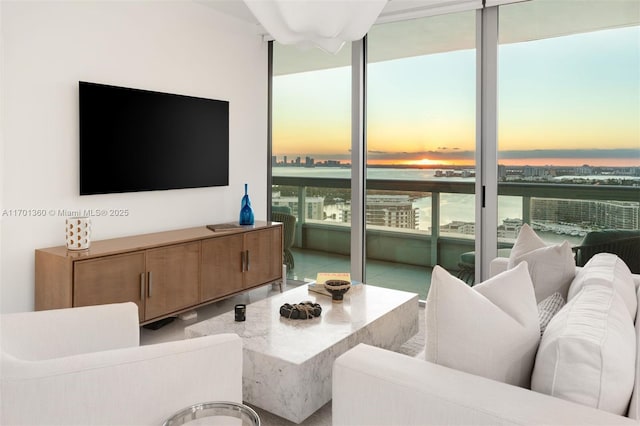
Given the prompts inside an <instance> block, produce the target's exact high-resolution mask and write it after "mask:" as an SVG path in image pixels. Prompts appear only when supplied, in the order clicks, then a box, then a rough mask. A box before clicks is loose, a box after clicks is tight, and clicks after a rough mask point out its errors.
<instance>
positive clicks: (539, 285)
mask: <svg viewBox="0 0 640 426" xmlns="http://www.w3.org/2000/svg"><path fill="white" fill-rule="evenodd" d="M523 261H526V262H527V264H528V265H529V273H530V274H531V281H532V282H533V288H534V290H535V294H536V301H538V302H540V301H542V300H544V299H546V298H547V297H549V296H551V295H552V294H553V293H555V292H556V291H557V292H560V294H561V295H562V297H563V298H565V299H566V297H567V293H568V291H569V285H570V284H571V281H572V280H573V278H574V277H575V274H576V264H575V261H574V260H573V253H572V252H571V246H570V245H569V243H568V242H567V241H564V242H563V243H562V244H557V245H552V246H547V245H546V244H545V242H544V241H542V239H540V237H538V235H536V233H535V231H534V230H533V229H531V227H530V226H529V225H527V224H526V223H525V224H524V225H522V228H521V229H520V233H519V234H518V238H517V239H516V242H515V244H514V245H513V248H512V249H511V254H510V255H509V264H508V266H507V267H508V268H509V269H510V268H513V267H514V266H516V265H518V264H519V263H520V262H523Z"/></svg>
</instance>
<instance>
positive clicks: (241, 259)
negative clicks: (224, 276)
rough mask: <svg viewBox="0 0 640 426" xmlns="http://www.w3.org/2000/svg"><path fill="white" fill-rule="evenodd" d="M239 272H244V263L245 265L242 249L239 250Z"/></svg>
mask: <svg viewBox="0 0 640 426" xmlns="http://www.w3.org/2000/svg"><path fill="white" fill-rule="evenodd" d="M240 263H241V265H240V272H244V265H245V260H244V251H241V252H240Z"/></svg>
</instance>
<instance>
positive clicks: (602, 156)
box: [272, 0, 640, 297]
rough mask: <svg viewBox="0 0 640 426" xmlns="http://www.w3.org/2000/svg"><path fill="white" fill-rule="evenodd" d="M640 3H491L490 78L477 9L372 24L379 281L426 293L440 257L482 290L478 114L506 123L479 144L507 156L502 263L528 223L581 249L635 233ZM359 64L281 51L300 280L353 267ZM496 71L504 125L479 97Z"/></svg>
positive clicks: (281, 171)
mask: <svg viewBox="0 0 640 426" xmlns="http://www.w3.org/2000/svg"><path fill="white" fill-rule="evenodd" d="M639 8H640V5H639V3H638V2H637V0H620V1H616V2H609V1H606V0H602V1H600V0H593V1H589V2H584V1H557V0H556V1H554V0H531V1H527V2H522V3H517V4H510V5H504V6H500V7H499V9H495V8H488V9H486V10H485V11H484V12H482V16H483V17H485V16H490V15H491V14H493V16H494V17H495V16H496V14H495V13H494V12H496V11H499V14H498V15H497V16H498V17H499V19H498V20H497V22H495V27H496V28H499V31H498V34H499V46H497V43H493V47H494V48H497V51H498V55H497V57H498V59H497V61H496V63H495V66H494V67H493V68H492V67H491V66H486V62H485V63H484V64H485V65H483V66H486V68H483V72H482V73H480V72H479V70H478V69H477V68H476V63H477V62H476V50H475V45H476V37H475V34H476V23H477V22H478V20H477V19H476V12H474V11H469V12H459V13H453V14H447V15H441V16H435V17H427V18H419V19H413V20H411V21H403V22H395V23H388V24H380V25H376V26H374V27H373V28H372V29H371V31H370V33H369V35H368V36H367V43H366V45H367V47H368V50H367V55H368V63H367V69H366V76H367V77H366V79H367V105H366V119H365V123H366V133H367V139H366V145H367V164H366V167H367V182H366V188H367V193H366V201H365V205H366V211H365V218H366V233H365V235H366V250H365V252H366V255H367V257H366V280H367V282H369V283H372V284H377V285H387V286H392V287H400V288H405V289H407V290H411V291H417V292H419V293H420V294H421V297H424V296H425V295H426V288H427V287H426V284H428V282H429V276H428V275H429V272H430V268H431V266H432V265H433V264H434V263H438V264H441V265H443V266H445V267H446V268H447V269H449V270H450V271H452V272H454V273H459V272H460V270H462V272H466V274H467V275H464V274H463V275H462V276H463V277H464V278H466V279H468V280H469V281H472V280H474V276H473V273H474V262H475V259H474V253H473V252H474V248H475V247H474V236H475V235H478V228H479V226H478V225H479V222H480V220H479V218H476V217H475V215H476V212H477V211H478V210H477V209H476V208H474V204H478V200H477V199H478V197H476V195H475V188H476V187H477V186H476V185H477V184H474V181H476V180H478V181H479V179H476V178H474V173H475V174H476V176H482V177H483V179H486V176H487V174H486V173H480V171H479V170H476V169H475V168H476V167H480V165H476V164H475V163H474V156H475V158H478V157H477V154H475V153H474V149H475V146H476V143H477V141H476V134H475V130H474V124H475V117H476V115H478V116H482V118H481V121H482V122H483V123H485V124H487V123H492V122H497V123H498V128H497V133H498V145H497V149H496V148H494V147H495V136H493V137H489V138H487V140H483V141H482V143H483V146H491V147H492V148H491V150H492V151H491V152H489V153H488V154H489V156H490V155H492V154H493V155H494V156H495V155H496V154H497V157H498V165H497V170H496V171H495V172H496V176H495V179H497V181H498V182H499V183H498V184H496V181H495V180H491V179H489V180H488V181H487V184H488V185H492V188H493V190H495V189H496V185H498V187H497V191H498V193H499V194H500V196H499V197H498V199H497V200H496V199H495V197H493V198H491V199H487V200H486V201H487V202H488V203H494V204H496V202H497V223H489V224H487V223H485V222H484V220H483V224H484V225H485V227H486V226H489V227H490V228H491V231H490V232H491V233H492V235H493V236H495V233H496V232H497V237H498V238H497V240H498V244H499V248H504V249H506V251H502V252H500V251H498V254H499V255H500V254H502V255H506V254H507V253H508V247H510V245H511V244H512V243H513V241H514V239H515V236H516V235H517V232H518V230H519V229H520V227H521V226H522V223H524V222H527V223H530V224H531V225H532V226H534V228H535V229H537V230H538V231H539V232H540V234H541V235H542V236H543V238H544V239H545V240H546V241H549V242H552V241H555V240H557V239H568V240H570V241H571V242H572V243H573V244H576V245H577V244H580V243H581V242H582V239H583V238H584V237H585V236H586V235H587V234H589V232H592V231H594V230H602V229H616V230H625V231H626V230H629V231H637V230H638V228H639V226H638V204H639V203H638V202H639V201H640V196H639V194H640V122H639V120H638V116H640V105H639V104H640V82H639V81H638V78H637V76H638V74H639V73H640V69H639V61H640V60H639V55H640V54H639V52H640V46H639V44H640V41H639V40H640V34H639V32H638V24H639V23H638V19H639V18H638V16H639V15H640V10H639ZM487 12H490V13H487ZM483 27H484V25H483ZM496 28H494V30H495V29H496ZM486 30H487V29H486V28H482V29H481V32H482V34H485V35H486V33H487V31H486ZM487 39H489V38H484V40H485V41H486V40H487ZM494 40H495V39H494ZM483 42H484V41H483ZM489 60H491V58H489ZM350 61H351V52H350V46H349V45H347V46H345V47H344V48H343V50H342V51H341V52H340V53H339V54H338V55H337V56H333V55H329V54H326V53H324V52H322V51H320V50H317V49H314V50H308V51H302V50H299V49H297V48H295V47H284V46H281V45H278V44H277V43H274V53H273V64H274V72H273V79H272V83H273V102H272V113H273V144H272V150H273V158H272V173H273V181H272V184H273V185H272V187H273V195H272V205H273V209H274V211H275V210H276V209H281V210H289V211H291V213H292V214H293V215H295V216H296V217H297V224H296V227H295V238H294V243H293V249H292V251H293V253H294V259H295V266H294V268H293V269H292V270H291V271H290V274H289V277H290V278H297V279H313V278H315V275H316V273H317V272H321V271H327V272H332V271H348V270H349V260H350V259H349V257H350V255H351V253H350V245H349V241H350V238H351V236H350V225H351V212H352V205H351V198H352V194H351V192H350V188H351V184H350V180H351V178H352V172H351V167H350V166H351V165H350V160H351V158H352V156H351V152H350V149H351V133H350V126H351V122H350V119H351V116H350V114H351V94H352V87H351V68H350ZM487 73H489V74H493V78H494V79H497V82H498V84H497V86H498V90H497V93H498V94H499V96H498V98H497V102H496V103H497V105H498V109H497V116H496V113H495V112H493V111H489V109H488V108H487V109H485V108H484V107H481V108H477V107H476V105H484V104H483V103H477V101H476V98H477V96H476V94H477V92H476V90H478V88H480V89H481V90H479V91H484V92H485V93H486V94H488V95H489V96H491V91H492V88H490V87H486V86H485V84H484V82H486V81H487V79H485V78H484V74H487ZM478 74H482V75H483V79H481V80H477V75H478ZM489 80H491V79H489ZM476 81H480V82H481V83H480V84H479V85H477V84H476ZM476 85H477V86H478V87H476ZM483 102H484V101H483ZM477 127H478V128H480V127H483V126H477ZM482 131H484V127H483V129H482ZM483 135H484V133H483ZM483 137H484V136H483ZM479 139H482V138H479ZM496 151H497V152H496ZM485 158H486V156H485ZM485 172H486V170H485ZM479 173H480V174H479ZM478 184H482V185H483V184H484V182H480V181H479V182H478ZM483 215H484V213H483ZM483 217H487V216H486V215H485V216H483ZM491 221H492V222H496V221H495V219H492V220H491ZM494 227H495V229H494ZM485 231H486V229H485ZM485 236H486V235H485ZM483 240H484V239H483ZM486 240H490V238H486ZM491 244H492V245H491V250H485V252H491V256H493V255H494V253H493V252H494V250H493V248H494V247H495V246H494V245H493V242H491ZM463 254H466V255H467V256H462V255H463ZM483 262H484V260H483ZM476 263H477V262H476ZM485 273H486V271H484V270H483V274H485Z"/></svg>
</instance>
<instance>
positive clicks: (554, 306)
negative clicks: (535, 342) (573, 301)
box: [538, 291, 565, 336]
mask: <svg viewBox="0 0 640 426" xmlns="http://www.w3.org/2000/svg"><path fill="white" fill-rule="evenodd" d="M564 304H565V301H564V298H563V297H562V295H561V294H560V293H558V292H557V291H556V292H555V293H553V294H552V295H551V296H549V297H547V298H546V299H544V300H543V301H542V302H540V303H538V322H539V323H540V336H542V335H543V334H544V331H545V330H546V329H547V325H549V323H550V322H551V318H553V317H554V316H555V314H557V313H558V312H560V309H562V307H563V306H564Z"/></svg>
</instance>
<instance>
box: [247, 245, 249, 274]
mask: <svg viewBox="0 0 640 426" xmlns="http://www.w3.org/2000/svg"><path fill="white" fill-rule="evenodd" d="M247 272H249V250H247Z"/></svg>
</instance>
